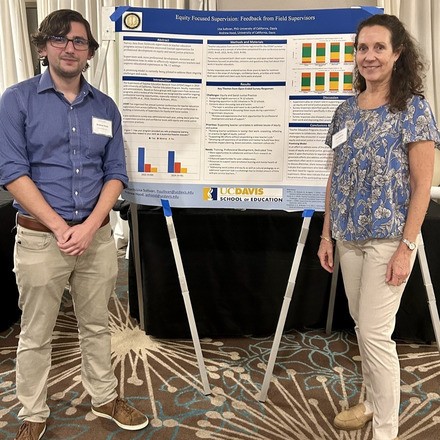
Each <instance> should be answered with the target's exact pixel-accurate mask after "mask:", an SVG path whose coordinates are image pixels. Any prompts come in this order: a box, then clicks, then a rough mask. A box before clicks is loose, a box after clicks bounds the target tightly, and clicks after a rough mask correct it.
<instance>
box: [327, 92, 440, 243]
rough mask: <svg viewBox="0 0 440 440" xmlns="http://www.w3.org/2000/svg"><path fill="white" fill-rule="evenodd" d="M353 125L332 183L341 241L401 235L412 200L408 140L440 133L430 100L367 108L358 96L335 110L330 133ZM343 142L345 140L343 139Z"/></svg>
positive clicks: (333, 219) (337, 155)
mask: <svg viewBox="0 0 440 440" xmlns="http://www.w3.org/2000/svg"><path fill="white" fill-rule="evenodd" d="M345 128H347V135H346V136H342V137H340V142H341V143H340V145H335V147H334V162H333V174H332V178H331V187H330V224H331V228H332V236H333V238H335V239H336V240H348V241H356V240H366V239H372V238H393V237H401V236H402V233H403V228H404V226H405V221H406V216H407V211H408V204H409V199H410V183H409V167H408V143H410V142H416V141H423V140H432V141H434V142H435V145H436V147H437V148H440V133H439V130H438V128H437V125H436V121H435V118H434V115H433V114H432V110H431V108H430V106H429V104H428V102H427V101H426V100H425V99H423V98H421V97H419V96H413V97H412V98H411V100H410V101H409V104H408V107H407V109H406V110H404V111H401V112H397V113H392V112H390V111H389V109H388V106H387V105H383V106H381V107H379V108H377V109H372V110H362V109H360V108H359V107H358V105H357V97H356V96H353V97H350V98H348V99H347V100H346V101H344V102H343V103H342V104H341V105H340V106H339V107H338V108H337V109H336V111H335V114H334V116H333V120H332V122H331V124H330V128H329V131H328V134H327V138H326V144H327V145H328V146H330V147H332V138H333V135H335V134H337V133H339V132H341V130H344V129H345ZM342 141H343V142H342Z"/></svg>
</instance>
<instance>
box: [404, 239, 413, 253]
mask: <svg viewBox="0 0 440 440" xmlns="http://www.w3.org/2000/svg"><path fill="white" fill-rule="evenodd" d="M402 241H403V242H404V243H405V244H406V245H407V246H408V249H409V250H410V251H413V250H414V249H415V248H416V244H415V243H413V242H412V241H409V240H407V239H406V238H402Z"/></svg>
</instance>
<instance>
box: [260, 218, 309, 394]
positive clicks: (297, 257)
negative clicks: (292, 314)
mask: <svg viewBox="0 0 440 440" xmlns="http://www.w3.org/2000/svg"><path fill="white" fill-rule="evenodd" d="M310 220H311V216H310V217H304V220H303V224H302V227H301V233H300V236H299V239H298V245H297V247H296V251H295V257H294V258H293V263H292V268H291V270H290V276H289V280H288V282H287V288H286V292H285V295H284V300H283V305H282V307H281V312H280V316H279V318H278V325H277V329H276V331H275V336H274V340H273V344H272V349H271V351H270V356H269V361H268V363H267V367H266V374H265V375H264V380H263V385H262V386H261V392H260V394H259V395H258V397H257V399H258V400H259V401H260V402H264V401H265V400H266V397H267V391H268V388H269V384H270V380H271V378H272V372H273V368H274V366H275V361H276V358H277V354H278V349H279V346H280V341H281V337H282V335H283V329H284V324H285V323H286V318H287V312H288V311H289V305H290V300H291V299H292V294H293V289H294V288H295V282H296V276H297V274H298V269H299V264H300V262H301V256H302V253H303V250H304V245H305V243H306V239H307V235H308V233H309V225H310Z"/></svg>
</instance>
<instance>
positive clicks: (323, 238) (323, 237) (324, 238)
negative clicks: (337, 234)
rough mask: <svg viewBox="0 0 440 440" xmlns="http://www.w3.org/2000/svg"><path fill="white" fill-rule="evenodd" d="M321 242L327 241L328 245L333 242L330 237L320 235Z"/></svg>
mask: <svg viewBox="0 0 440 440" xmlns="http://www.w3.org/2000/svg"><path fill="white" fill-rule="evenodd" d="M320 237H321V239H322V240H325V241H328V242H329V243H331V244H333V240H332V239H331V238H330V237H326V236H325V235H320Z"/></svg>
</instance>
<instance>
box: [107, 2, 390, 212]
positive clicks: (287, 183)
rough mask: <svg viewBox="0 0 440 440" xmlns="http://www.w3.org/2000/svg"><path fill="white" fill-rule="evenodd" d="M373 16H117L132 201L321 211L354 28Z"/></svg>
mask: <svg viewBox="0 0 440 440" xmlns="http://www.w3.org/2000/svg"><path fill="white" fill-rule="evenodd" d="M380 12H381V10H379V9H377V8H353V9H329V10H307V11H266V12H265V11H258V12H252V11H246V12H236V11H234V12H202V11H189V10H170V9H145V8H142V9H140V8H128V7H125V8H117V9H116V10H115V13H114V20H115V29H116V31H117V36H118V40H119V41H118V47H119V56H120V78H121V81H120V108H121V113H122V116H123V127H124V138H125V149H126V159H127V169H128V173H129V179H130V183H129V186H128V188H126V190H125V191H124V194H123V196H124V198H125V199H126V200H129V201H131V202H133V203H138V204H143V205H153V206H155V205H158V206H159V205H160V204H161V200H162V199H166V200H168V201H169V203H170V206H171V207H197V208H200V207H206V208H238V209H247V208H253V209H255V208H256V209H282V210H291V211H300V210H306V209H307V210H308V209H313V210H323V209H324V196H325V186H326V182H327V177H328V174H329V171H330V166H331V158H332V152H331V151H330V149H329V147H327V146H326V145H325V144H324V141H325V137H326V134H327V130H328V126H329V123H330V121H331V117H332V115H333V112H334V110H335V109H336V107H337V106H338V105H339V104H340V103H341V102H342V101H343V100H345V99H347V97H349V96H350V95H351V94H352V93H353V90H352V79H353V78H352V74H353V62H354V50H353V38H354V33H355V30H356V27H357V24H358V23H359V21H361V20H362V19H364V18H366V17H367V16H369V15H371V14H374V13H380Z"/></svg>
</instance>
